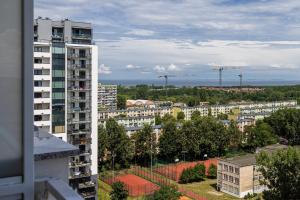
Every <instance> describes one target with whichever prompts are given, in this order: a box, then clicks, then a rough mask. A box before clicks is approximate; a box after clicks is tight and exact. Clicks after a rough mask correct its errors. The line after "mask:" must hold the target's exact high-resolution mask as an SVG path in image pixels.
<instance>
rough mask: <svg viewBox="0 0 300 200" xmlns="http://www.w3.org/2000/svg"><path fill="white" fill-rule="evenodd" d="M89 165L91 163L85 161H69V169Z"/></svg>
mask: <svg viewBox="0 0 300 200" xmlns="http://www.w3.org/2000/svg"><path fill="white" fill-rule="evenodd" d="M90 165H91V161H89V160H87V161H71V162H70V165H69V167H70V168H76V167H86V166H90Z"/></svg>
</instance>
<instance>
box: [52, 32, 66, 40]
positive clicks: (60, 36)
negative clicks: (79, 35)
mask: <svg viewBox="0 0 300 200" xmlns="http://www.w3.org/2000/svg"><path fill="white" fill-rule="evenodd" d="M63 37H64V34H63V33H53V34H52V38H54V39H63Z"/></svg>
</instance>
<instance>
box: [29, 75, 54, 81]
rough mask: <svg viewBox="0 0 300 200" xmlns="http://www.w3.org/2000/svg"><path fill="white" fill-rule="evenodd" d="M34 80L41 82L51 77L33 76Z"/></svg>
mask: <svg viewBox="0 0 300 200" xmlns="http://www.w3.org/2000/svg"><path fill="white" fill-rule="evenodd" d="M33 78H34V80H35V81H41V80H48V81H50V80H51V76H50V75H34V77H33Z"/></svg>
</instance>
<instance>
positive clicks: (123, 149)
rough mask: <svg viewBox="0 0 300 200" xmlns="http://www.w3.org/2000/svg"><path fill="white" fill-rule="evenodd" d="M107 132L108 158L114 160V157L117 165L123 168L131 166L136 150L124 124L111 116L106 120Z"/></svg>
mask: <svg viewBox="0 0 300 200" xmlns="http://www.w3.org/2000/svg"><path fill="white" fill-rule="evenodd" d="M106 132H107V134H108V148H107V150H108V152H109V155H110V156H108V159H109V161H110V162H112V159H113V157H114V163H115V165H116V166H118V165H119V166H120V167H122V168H124V167H125V168H127V167H129V164H130V161H131V159H132V158H133V155H134V150H133V145H132V142H131V141H130V139H129V137H128V136H127V134H126V132H125V129H124V127H123V126H121V125H118V123H117V122H116V121H115V120H114V119H112V118H110V119H108V121H106Z"/></svg>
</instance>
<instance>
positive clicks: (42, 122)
mask: <svg viewBox="0 0 300 200" xmlns="http://www.w3.org/2000/svg"><path fill="white" fill-rule="evenodd" d="M33 124H34V125H35V126H50V125H51V121H35V122H34V123H33Z"/></svg>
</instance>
